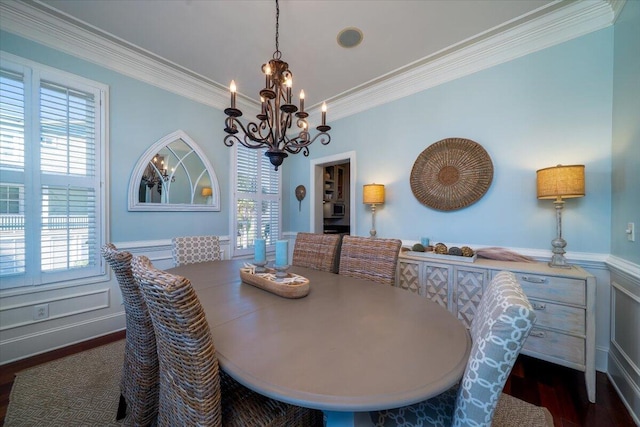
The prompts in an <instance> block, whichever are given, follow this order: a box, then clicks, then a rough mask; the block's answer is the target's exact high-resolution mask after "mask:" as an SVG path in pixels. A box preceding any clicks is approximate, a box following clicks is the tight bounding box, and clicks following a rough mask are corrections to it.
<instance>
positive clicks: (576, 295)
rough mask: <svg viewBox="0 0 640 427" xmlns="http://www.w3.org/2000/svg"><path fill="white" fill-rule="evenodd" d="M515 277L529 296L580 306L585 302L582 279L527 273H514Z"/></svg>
mask: <svg viewBox="0 0 640 427" xmlns="http://www.w3.org/2000/svg"><path fill="white" fill-rule="evenodd" d="M516 277H517V278H518V281H519V282H520V285H522V289H523V290H524V292H525V293H526V294H527V297H529V298H534V299H536V298H539V299H545V300H548V301H557V302H566V303H568V304H574V305H582V306H584V305H585V304H586V291H585V282H584V280H577V279H568V278H565V277H549V276H539V275H537V274H528V273H516Z"/></svg>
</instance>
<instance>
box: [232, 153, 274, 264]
mask: <svg viewBox="0 0 640 427" xmlns="http://www.w3.org/2000/svg"><path fill="white" fill-rule="evenodd" d="M264 153H265V150H257V149H250V148H246V147H244V146H242V145H237V146H236V147H235V157H236V162H235V164H236V168H235V192H234V196H235V197H234V205H235V207H236V209H235V213H234V231H235V232H234V235H235V254H236V255H244V254H250V253H253V241H254V239H257V238H264V239H266V241H267V247H270V246H274V245H275V242H276V240H278V239H279V238H280V224H281V221H280V211H281V206H280V204H281V201H280V172H276V171H275V170H274V168H273V165H271V163H270V162H269V158H268V157H266V156H265V155H264Z"/></svg>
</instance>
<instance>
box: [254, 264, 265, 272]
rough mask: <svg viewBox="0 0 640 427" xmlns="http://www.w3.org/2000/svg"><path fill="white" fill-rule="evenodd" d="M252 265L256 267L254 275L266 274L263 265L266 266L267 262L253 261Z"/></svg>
mask: <svg viewBox="0 0 640 427" xmlns="http://www.w3.org/2000/svg"><path fill="white" fill-rule="evenodd" d="M253 265H255V266H256V268H255V270H254V271H255V272H256V273H266V271H267V269H266V268H265V265H267V261H253Z"/></svg>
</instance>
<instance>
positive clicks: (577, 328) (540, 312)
mask: <svg viewBox="0 0 640 427" xmlns="http://www.w3.org/2000/svg"><path fill="white" fill-rule="evenodd" d="M529 302H530V303H531V306H532V307H533V310H534V312H535V313H536V326H541V327H547V328H553V329H560V330H561V331H566V332H571V333H573V334H579V335H584V334H585V322H586V321H585V310H584V309H582V308H578V307H568V306H566V305H559V304H553V303H550V302H546V301H538V300H535V299H530V300H529Z"/></svg>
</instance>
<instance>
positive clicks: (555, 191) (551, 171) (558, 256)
mask: <svg viewBox="0 0 640 427" xmlns="http://www.w3.org/2000/svg"><path fill="white" fill-rule="evenodd" d="M536 175H537V188H538V199H554V201H553V204H554V205H555V206H556V229H557V237H556V238H555V239H553V240H552V241H551V246H553V251H552V252H553V256H552V257H551V261H549V266H550V267H559V268H571V265H569V264H568V263H567V260H566V259H565V257H564V254H565V250H564V248H565V246H567V242H566V241H565V240H564V239H563V238H562V208H563V207H564V200H563V199H571V198H574V197H584V195H585V191H584V165H572V166H562V165H558V166H553V167H550V168H545V169H540V170H538V171H537V172H536Z"/></svg>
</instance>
